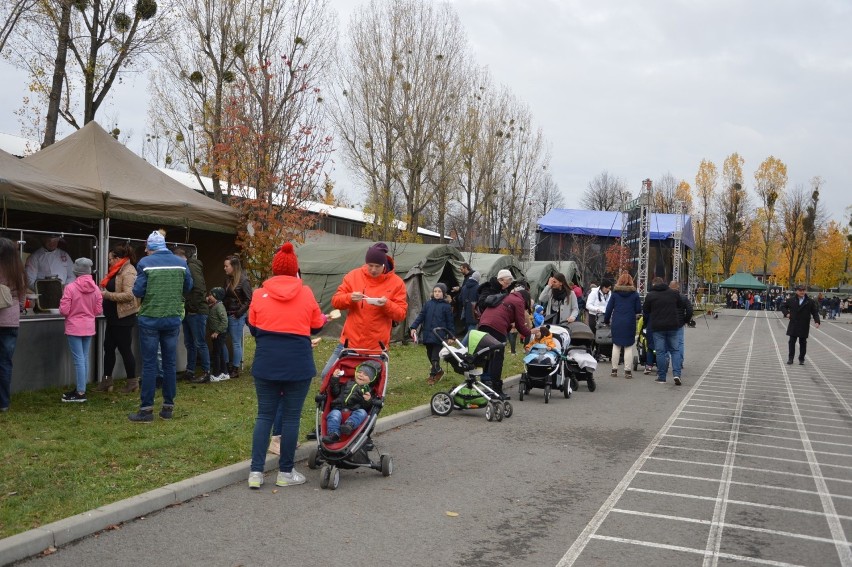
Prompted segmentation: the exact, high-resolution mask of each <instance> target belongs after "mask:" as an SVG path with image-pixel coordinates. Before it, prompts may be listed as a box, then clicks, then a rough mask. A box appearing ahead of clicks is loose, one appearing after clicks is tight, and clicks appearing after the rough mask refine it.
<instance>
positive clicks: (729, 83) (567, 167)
mask: <svg viewBox="0 0 852 567" xmlns="http://www.w3.org/2000/svg"><path fill="white" fill-rule="evenodd" d="M331 3H332V5H333V6H334V7H335V9H337V10H338V12H339V13H340V24H341V28H345V25H346V23H347V21H348V18H349V15H350V13H351V11H352V10H353V6H357V5H359V4H360V2H354V1H351V0H332V1H331ZM451 3H452V5H453V6H454V7H455V8H456V10H457V11H458V13H459V15H460V17H461V21H462V23H463V24H464V26H465V28H466V29H467V33H468V38H469V41H470V44H471V48H472V50H473V53H474V55H475V57H476V59H477V60H478V62H479V63H480V64H482V65H486V66H488V67H489V69H490V71H491V73H492V76H493V78H494V80H495V82H498V83H502V84H505V85H506V86H508V87H509V88H510V89H511V90H512V91H513V92H514V93H515V94H516V95H517V96H518V97H519V98H520V99H522V100H523V101H525V102H526V103H527V104H529V106H530V108H531V110H532V113H533V116H534V118H535V120H536V122H537V124H538V125H539V126H540V127H541V128H542V129H543V132H544V135H545V137H546V138H547V139H548V141H549V143H550V144H551V147H552V156H553V157H552V164H551V170H552V173H553V177H554V179H555V181H556V182H557V183H558V184H559V187H560V188H561V190H562V192H563V193H564V195H565V198H566V206H567V207H575V208H578V207H579V200H580V197H581V195H582V193H583V191H584V190H585V189H586V186H587V185H588V183H589V181H590V180H591V179H592V178H594V177H595V176H596V175H598V174H599V173H601V172H602V171H604V170H607V171H609V173H610V174H612V175H615V176H617V177H621V178H622V179H624V180H625V181H626V182H627V184H628V187H629V188H630V189H631V190H632V191H633V192H634V194H635V193H636V192H638V190H639V189H640V187H641V182H642V180H643V179H645V178H651V179H652V180H656V179H658V178H659V177H661V176H662V175H663V174H665V173H667V172H671V173H672V175H674V176H675V177H677V178H679V179H684V180H686V181H687V182H689V183H690V185H693V184H694V181H695V173H696V171H697V169H698V165H699V163H700V162H701V160H702V159H709V160H711V161H713V162H714V163H716V165H717V167H718V169H719V171H720V172H721V169H722V163H723V161H724V159H725V157H727V156H728V155H730V154H731V153H733V152H738V153H739V154H740V155H741V156H742V157H743V158H744V159H745V165H744V175H745V181H746V184H747V185H748V186H749V188H751V186H752V184H753V174H754V171H755V169H756V168H757V167H758V165H759V164H760V162H761V161H763V160H764V159H765V158H766V157H768V156H770V155H773V156H775V157H777V158H779V159H781V160H782V161H783V162H784V163H786V164H787V168H788V169H787V172H788V177H789V185H788V187H795V186H796V185H803V186H806V187H808V186H809V181H810V179H811V178H812V177H814V176H817V175H819V176H821V177H822V178H823V180H824V186H823V191H822V198H823V200H824V202H825V204H826V206H827V209H828V211H829V212H830V214H831V215H832V217H833V218H834V219H835V220H838V221H842V220H843V219H844V218H845V217H844V209H845V208H846V207H847V206H849V205H850V204H852V191H850V188H852V103H850V100H852V40H850V34H852V32H850V30H852V2H850V1H849V0H807V1H805V0H704V1H699V0H642V1H636V0H600V1H597V2H590V1H588V0H525V1H524V2H518V1H517V0H455V1H453V2H451ZM0 72H2V73H3V76H4V77H5V78H4V88H3V89H0V132H5V133H8V134H19V132H20V126H19V124H18V122H17V118H16V116H15V115H14V114H13V112H14V110H15V109H17V108H19V107H20V106H21V99H22V97H23V96H25V94H26V92H25V89H26V78H25V77H24V76H23V75H22V74H21V73H19V72H16V71H14V70H12V69H10V68H9V66H8V65H7V64H5V63H2V64H0ZM146 86H147V77H146V75H145V74H144V73H143V74H140V75H137V76H136V77H135V78H133V77H131V78H129V80H126V81H125V84H124V85H122V86H121V88H120V89H118V90H116V92H115V93H114V94H113V95H112V101H111V107H110V108H108V109H106V110H105V111H102V114H101V115H99V119H100V121H102V123H104V124H105V125H106V124H107V123H108V122H109V119H110V118H117V119H118V121H119V123H120V125H121V127H122V130H123V131H125V132H127V131H128V130H132V131H133V138H132V140H131V142H130V144H129V145H130V147H131V149H133V150H135V151H139V149H140V147H141V141H142V137H143V135H144V124H145V114H144V113H145V110H146V108H147V103H146V100H145V94H144V93H145V89H146ZM336 161H337V163H338V164H341V163H342V160H339V159H338V160H336ZM338 167H343V166H342V165H338ZM334 176H335V177H336V178H338V179H339V181H340V182H339V185H338V186H339V187H344V188H347V193H348V194H349V195H350V197H351V198H352V199H353V200H356V201H359V200H360V195H359V194H358V192H357V190H355V189H353V188H351V184H350V183H349V181H348V176H347V174H346V172H345V171H336V172H335V173H334Z"/></svg>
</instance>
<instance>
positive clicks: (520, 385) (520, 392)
mask: <svg viewBox="0 0 852 567" xmlns="http://www.w3.org/2000/svg"><path fill="white" fill-rule="evenodd" d="M526 390H527V389H526V384H524V382H523V380H522V381H520V382H518V399H519V400H520V401H524V394H526V393H527V392H526Z"/></svg>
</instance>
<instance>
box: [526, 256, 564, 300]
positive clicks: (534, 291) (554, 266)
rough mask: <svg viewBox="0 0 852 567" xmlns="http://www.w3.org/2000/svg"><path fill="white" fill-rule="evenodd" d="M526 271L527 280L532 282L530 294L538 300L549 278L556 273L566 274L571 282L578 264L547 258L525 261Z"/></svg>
mask: <svg viewBox="0 0 852 567" xmlns="http://www.w3.org/2000/svg"><path fill="white" fill-rule="evenodd" d="M522 266H523V269H524V273H525V274H526V276H527V281H528V282H529V284H530V295H532V298H533V301H536V299H537V298H538V296H539V294H540V293H541V290H542V289H544V286H546V285H547V280H548V278H550V276H552V275H553V274H556V273H562V274H564V275H565V279H566V280H568V281H569V282H570V281H571V280H572V279H573V278H574V274H576V273H577V264H576V263H575V262H570V261H569V262H549V261H546V260H541V261H536V262H525V263H523V264H522Z"/></svg>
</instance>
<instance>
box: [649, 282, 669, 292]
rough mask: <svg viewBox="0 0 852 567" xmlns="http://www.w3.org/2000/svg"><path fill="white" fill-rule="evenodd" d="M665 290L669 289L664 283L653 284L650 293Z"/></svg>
mask: <svg viewBox="0 0 852 567" xmlns="http://www.w3.org/2000/svg"><path fill="white" fill-rule="evenodd" d="M667 289H669V286H668V284H665V283H660V284H654V285H652V286H651V291H666V290H667Z"/></svg>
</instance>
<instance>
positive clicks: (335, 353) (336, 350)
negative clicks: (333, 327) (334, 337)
mask: <svg viewBox="0 0 852 567" xmlns="http://www.w3.org/2000/svg"><path fill="white" fill-rule="evenodd" d="M341 352H343V343H337V346H336V347H334V350H333V351H332V352H331V356H329V357H328V362H326V363H325V367H323V369H322V373H321V374H320V376H319V378H320V380H324V379H325V376H326V374H328V373H329V371H330V370H331V367H332V366H334V363H335V362H337V359H338V358H340V353H341Z"/></svg>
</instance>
